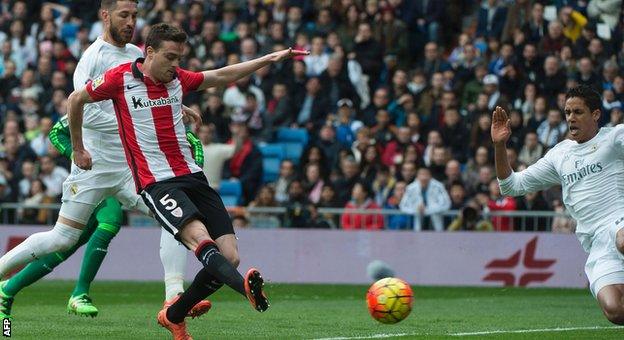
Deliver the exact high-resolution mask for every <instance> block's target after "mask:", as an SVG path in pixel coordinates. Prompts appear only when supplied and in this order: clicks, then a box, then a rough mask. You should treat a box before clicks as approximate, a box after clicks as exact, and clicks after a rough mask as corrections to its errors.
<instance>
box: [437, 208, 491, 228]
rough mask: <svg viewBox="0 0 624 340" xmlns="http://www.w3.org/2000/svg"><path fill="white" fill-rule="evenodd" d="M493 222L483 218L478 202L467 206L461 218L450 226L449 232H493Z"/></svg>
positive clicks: (461, 213) (460, 214)
mask: <svg viewBox="0 0 624 340" xmlns="http://www.w3.org/2000/svg"><path fill="white" fill-rule="evenodd" d="M493 230H494V226H493V225H492V222H490V221H488V220H486V219H483V218H482V217H481V209H480V207H479V205H478V204H477V203H476V202H471V203H468V204H466V206H465V207H464V208H463V209H461V212H460V213H459V216H457V218H456V219H455V220H453V222H451V224H450V225H449V226H448V231H493Z"/></svg>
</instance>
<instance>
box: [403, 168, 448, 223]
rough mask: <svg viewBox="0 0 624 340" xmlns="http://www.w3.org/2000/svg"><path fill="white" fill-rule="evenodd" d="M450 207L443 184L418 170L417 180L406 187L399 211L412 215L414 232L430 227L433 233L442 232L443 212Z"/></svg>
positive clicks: (427, 171) (425, 171)
mask: <svg viewBox="0 0 624 340" xmlns="http://www.w3.org/2000/svg"><path fill="white" fill-rule="evenodd" d="M450 207H451V200H450V198H449V196H448V193H447V192H446V189H445V188H444V184H442V183H440V182H438V181H437V180H435V179H433V178H431V171H430V170H429V169H428V168H426V167H422V168H420V169H418V175H417V179H416V180H415V181H414V182H413V183H411V184H410V185H408V186H407V189H406V192H405V196H403V199H402V200H401V204H400V208H401V211H402V212H404V213H408V214H413V215H414V230H416V231H421V230H423V229H424V230H427V229H429V228H430V226H432V227H433V229H434V230H435V231H443V230H444V224H443V220H442V214H441V213H443V212H445V211H447V210H448V209H449V208H450Z"/></svg>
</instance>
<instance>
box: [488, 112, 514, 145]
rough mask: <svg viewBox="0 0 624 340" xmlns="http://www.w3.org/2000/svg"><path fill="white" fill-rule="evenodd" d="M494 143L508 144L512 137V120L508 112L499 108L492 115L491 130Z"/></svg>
mask: <svg viewBox="0 0 624 340" xmlns="http://www.w3.org/2000/svg"><path fill="white" fill-rule="evenodd" d="M490 134H491V135H492V142H493V143H494V144H506V143H507V140H509V136H511V127H510V120H509V117H508V116H507V112H505V110H503V108H502V107H500V106H497V107H496V109H494V112H493V113H492V127H491V128H490Z"/></svg>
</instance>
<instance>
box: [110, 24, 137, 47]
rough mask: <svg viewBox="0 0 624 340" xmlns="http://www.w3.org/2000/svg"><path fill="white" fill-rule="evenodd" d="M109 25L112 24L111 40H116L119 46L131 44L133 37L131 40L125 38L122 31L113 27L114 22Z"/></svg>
mask: <svg viewBox="0 0 624 340" xmlns="http://www.w3.org/2000/svg"><path fill="white" fill-rule="evenodd" d="M109 24H110V35H111V38H113V40H115V42H117V43H119V44H127V43H129V42H130V40H131V39H132V36H131V37H130V39H126V38H124V36H123V35H122V34H121V29H120V28H118V27H117V26H115V25H113V21H112V20H110V21H109Z"/></svg>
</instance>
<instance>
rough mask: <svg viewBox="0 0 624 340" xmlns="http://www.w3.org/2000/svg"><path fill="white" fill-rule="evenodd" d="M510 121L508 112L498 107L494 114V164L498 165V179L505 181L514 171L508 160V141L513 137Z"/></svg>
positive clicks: (492, 133)
mask: <svg viewBox="0 0 624 340" xmlns="http://www.w3.org/2000/svg"><path fill="white" fill-rule="evenodd" d="M509 124H510V121H509V117H507V112H505V110H503V108H502V107H500V106H497V107H496V109H494V112H492V127H491V128H490V134H491V135H492V143H493V144H494V162H495V164H496V177H498V178H499V179H505V178H507V177H509V175H511V173H512V172H513V169H512V168H511V165H509V160H508V159H507V141H508V140H509V136H511V128H510V127H509Z"/></svg>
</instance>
